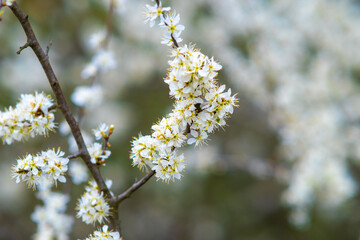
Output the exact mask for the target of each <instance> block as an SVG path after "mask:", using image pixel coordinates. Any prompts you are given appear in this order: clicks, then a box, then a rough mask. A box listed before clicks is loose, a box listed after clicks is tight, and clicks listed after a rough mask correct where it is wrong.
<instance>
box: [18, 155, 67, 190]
mask: <svg viewBox="0 0 360 240" xmlns="http://www.w3.org/2000/svg"><path fill="white" fill-rule="evenodd" d="M64 154H65V153H64V152H62V151H60V149H59V150H58V151H56V152H55V150H51V149H49V150H47V151H42V152H41V153H40V154H37V155H31V154H28V155H27V156H26V157H25V158H21V159H18V160H17V164H16V165H13V166H12V171H11V172H12V177H13V178H15V179H16V183H19V182H27V184H28V186H29V187H30V186H31V187H33V188H36V186H37V185H38V184H39V183H40V182H42V181H44V180H48V181H49V182H51V183H53V184H56V182H57V181H60V182H63V183H64V182H66V178H65V176H64V175H65V173H66V171H67V170H68V162H69V159H68V158H64V157H63V156H64Z"/></svg>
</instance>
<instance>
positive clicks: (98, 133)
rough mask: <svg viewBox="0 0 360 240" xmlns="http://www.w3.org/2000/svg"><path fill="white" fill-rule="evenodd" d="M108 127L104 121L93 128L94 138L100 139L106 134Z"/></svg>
mask: <svg viewBox="0 0 360 240" xmlns="http://www.w3.org/2000/svg"><path fill="white" fill-rule="evenodd" d="M109 129H110V127H109V125H107V124H106V123H102V124H100V125H99V126H98V128H97V129H94V130H93V132H94V136H95V139H96V140H100V139H101V138H103V137H105V136H107V135H108V133H109Z"/></svg>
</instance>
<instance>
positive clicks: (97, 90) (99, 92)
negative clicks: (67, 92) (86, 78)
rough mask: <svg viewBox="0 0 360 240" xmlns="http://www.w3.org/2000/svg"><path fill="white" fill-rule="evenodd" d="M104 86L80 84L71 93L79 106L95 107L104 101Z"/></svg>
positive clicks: (74, 101)
mask: <svg viewBox="0 0 360 240" xmlns="http://www.w3.org/2000/svg"><path fill="white" fill-rule="evenodd" d="M103 95H104V93H103V88H102V87H101V86H100V85H92V86H79V87H77V88H75V91H74V93H73V94H72V95H71V100H72V102H73V103H74V104H75V105H77V106H79V107H88V108H91V107H95V106H98V105H100V104H101V103H102V101H103Z"/></svg>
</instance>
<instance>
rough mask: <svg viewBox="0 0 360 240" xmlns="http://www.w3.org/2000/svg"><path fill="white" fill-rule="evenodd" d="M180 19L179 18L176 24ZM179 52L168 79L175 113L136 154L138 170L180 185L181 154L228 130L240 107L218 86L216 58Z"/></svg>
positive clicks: (187, 49)
mask: <svg viewBox="0 0 360 240" xmlns="http://www.w3.org/2000/svg"><path fill="white" fill-rule="evenodd" d="M158 7H159V8H158V10H157V11H158V12H161V13H162V12H164V11H165V10H167V9H162V8H161V3H159V6H158ZM147 8H148V10H149V11H148V12H147V17H148V18H147V20H146V21H150V22H151V21H154V20H155V19H156V18H154V17H153V18H150V16H151V14H150V13H153V14H155V13H154V12H155V9H152V10H151V8H150V7H149V6H147ZM154 8H155V7H154ZM161 16H162V15H161ZM166 19H170V17H167V18H166ZM179 19H180V17H179V15H177V17H176V21H174V22H173V23H174V24H175V23H177V22H178V20H179ZM164 21H165V23H166V20H164ZM150 24H151V25H152V23H150ZM165 25H167V26H169V24H165ZM181 29H182V28H181ZM171 34H172V33H171ZM174 47H175V49H173V50H172V52H171V55H172V57H173V59H172V60H171V61H169V64H170V71H169V74H168V77H167V78H166V79H165V82H166V83H167V84H168V85H169V88H170V96H171V97H173V98H174V99H175V104H174V109H173V111H172V112H171V113H170V114H169V115H168V116H167V118H163V119H162V120H160V121H159V122H158V123H156V124H155V125H153V126H152V130H153V132H152V135H151V136H150V135H147V136H141V135H140V136H139V138H137V139H135V140H134V141H133V143H132V144H133V146H132V150H131V158H132V159H133V165H134V166H138V167H139V168H140V169H144V168H145V167H146V166H147V167H150V168H151V169H152V170H154V171H155V172H156V175H155V176H156V177H157V178H158V179H161V180H163V181H166V182H168V181H170V180H173V181H174V180H175V179H180V178H181V172H182V171H183V170H184V168H185V164H184V156H183V154H178V153H177V151H176V148H179V147H182V146H183V145H185V144H186V143H187V144H194V143H195V146H197V145H200V144H202V143H204V142H205V141H206V140H207V138H208V134H209V133H212V132H213V131H214V130H215V129H217V128H219V127H222V126H224V125H225V124H226V122H225V120H226V118H227V117H229V115H230V114H231V113H233V108H234V106H236V101H237V100H236V98H235V96H231V89H229V90H228V91H224V90H225V85H222V86H220V87H219V86H218V84H217V81H216V79H215V78H216V76H217V75H218V73H217V72H218V71H219V70H220V69H221V68H222V66H221V65H220V64H219V63H217V62H216V61H215V60H214V58H209V57H207V56H206V55H204V54H202V53H201V52H200V51H199V50H197V49H195V48H194V47H192V46H187V45H184V46H178V47H176V44H175V45H174Z"/></svg>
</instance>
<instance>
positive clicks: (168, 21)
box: [145, 1, 185, 46]
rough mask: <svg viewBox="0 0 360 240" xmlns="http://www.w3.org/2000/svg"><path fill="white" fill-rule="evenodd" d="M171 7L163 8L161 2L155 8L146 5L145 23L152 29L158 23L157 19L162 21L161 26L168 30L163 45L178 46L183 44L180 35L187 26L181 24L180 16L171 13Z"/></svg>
mask: <svg viewBox="0 0 360 240" xmlns="http://www.w3.org/2000/svg"><path fill="white" fill-rule="evenodd" d="M170 9H171V8H170V7H162V4H161V1H158V3H156V4H155V5H154V6H150V5H146V9H145V23H149V24H150V27H153V26H154V25H155V23H156V19H158V18H159V19H160V22H159V26H160V27H163V28H166V30H167V31H166V32H165V34H164V37H163V40H162V41H161V43H162V44H166V45H168V46H172V45H175V46H176V45H177V43H179V42H182V38H180V34H181V32H182V31H184V29H185V26H184V25H181V24H179V22H180V15H179V14H176V12H175V11H173V12H170Z"/></svg>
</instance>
